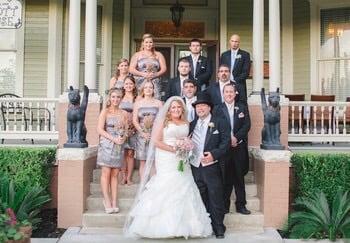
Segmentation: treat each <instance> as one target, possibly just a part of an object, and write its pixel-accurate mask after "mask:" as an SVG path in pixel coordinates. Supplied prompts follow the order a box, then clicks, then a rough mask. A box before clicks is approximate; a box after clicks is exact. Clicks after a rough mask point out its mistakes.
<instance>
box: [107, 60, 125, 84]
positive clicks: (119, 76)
mask: <svg viewBox="0 0 350 243" xmlns="http://www.w3.org/2000/svg"><path fill="white" fill-rule="evenodd" d="M128 74H129V61H128V59H126V58H121V59H120V60H119V61H118V62H117V65H116V68H115V73H114V76H113V77H112V78H111V80H109V88H110V89H111V88H114V87H115V88H123V86H124V85H123V84H124V79H125V78H126V76H128Z"/></svg>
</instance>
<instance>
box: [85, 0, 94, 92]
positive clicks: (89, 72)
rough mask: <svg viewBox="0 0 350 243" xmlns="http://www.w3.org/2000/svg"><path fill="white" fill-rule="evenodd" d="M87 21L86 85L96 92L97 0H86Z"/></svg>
mask: <svg viewBox="0 0 350 243" xmlns="http://www.w3.org/2000/svg"><path fill="white" fill-rule="evenodd" d="M85 21H86V24H85V75H84V76H85V85H86V86H88V87H89V89H90V92H92V93H96V92H97V90H96V31H97V28H96V25H97V0H86V16H85Z"/></svg>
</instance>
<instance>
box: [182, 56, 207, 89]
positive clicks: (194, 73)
mask: <svg viewBox="0 0 350 243" xmlns="http://www.w3.org/2000/svg"><path fill="white" fill-rule="evenodd" d="M182 59H187V60H188V61H189V62H190V65H191V72H190V79H193V80H196V81H197V86H198V88H199V91H200V88H201V87H202V86H203V85H205V86H206V87H208V86H209V80H210V77H211V75H212V73H213V64H212V62H211V60H209V59H208V58H206V57H205V56H202V55H200V56H199V57H198V60H197V65H196V70H194V66H193V59H192V55H189V56H187V57H183V58H182ZM180 60H181V59H180Z"/></svg>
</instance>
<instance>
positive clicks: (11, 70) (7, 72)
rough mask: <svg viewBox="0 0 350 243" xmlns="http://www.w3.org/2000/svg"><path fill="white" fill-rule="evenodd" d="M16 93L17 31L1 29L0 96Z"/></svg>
mask: <svg viewBox="0 0 350 243" xmlns="http://www.w3.org/2000/svg"><path fill="white" fill-rule="evenodd" d="M15 91H16V30H15V29H0V94H2V93H16V92H15Z"/></svg>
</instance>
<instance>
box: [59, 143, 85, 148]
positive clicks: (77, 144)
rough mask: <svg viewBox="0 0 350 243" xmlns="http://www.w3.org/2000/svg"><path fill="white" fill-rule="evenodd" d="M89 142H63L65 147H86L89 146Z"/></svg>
mask: <svg viewBox="0 0 350 243" xmlns="http://www.w3.org/2000/svg"><path fill="white" fill-rule="evenodd" d="M88 146H89V145H88V143H65V144H63V148H86V147H88Z"/></svg>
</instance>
